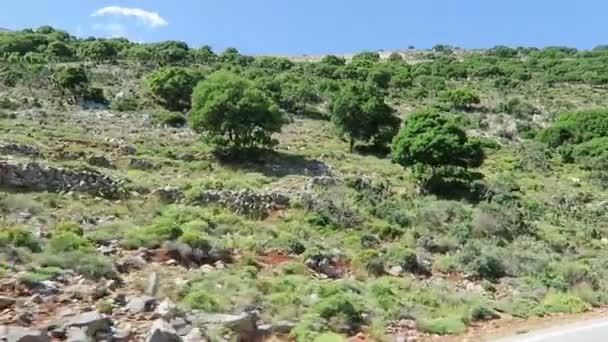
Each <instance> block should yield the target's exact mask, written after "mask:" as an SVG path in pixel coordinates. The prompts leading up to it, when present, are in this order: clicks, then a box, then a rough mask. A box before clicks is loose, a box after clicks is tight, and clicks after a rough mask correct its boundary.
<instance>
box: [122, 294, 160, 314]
mask: <svg viewBox="0 0 608 342" xmlns="http://www.w3.org/2000/svg"><path fill="white" fill-rule="evenodd" d="M156 304H157V301H156V298H154V297H152V296H139V297H129V298H128V300H127V306H126V309H127V311H128V312H130V313H133V314H139V313H144V312H150V311H153V310H154V308H155V307H156Z"/></svg>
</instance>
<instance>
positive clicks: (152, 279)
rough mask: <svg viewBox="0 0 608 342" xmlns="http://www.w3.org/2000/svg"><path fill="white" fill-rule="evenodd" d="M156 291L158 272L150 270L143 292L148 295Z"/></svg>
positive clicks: (152, 294)
mask: <svg viewBox="0 0 608 342" xmlns="http://www.w3.org/2000/svg"><path fill="white" fill-rule="evenodd" d="M157 291H158V273H156V272H152V273H150V276H148V282H147V284H146V291H145V293H146V294H147V295H148V296H154V295H156V292H157Z"/></svg>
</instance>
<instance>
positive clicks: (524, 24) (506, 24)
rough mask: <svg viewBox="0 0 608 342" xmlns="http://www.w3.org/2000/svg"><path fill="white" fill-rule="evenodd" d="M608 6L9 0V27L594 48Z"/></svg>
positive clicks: (353, 42) (206, 37) (338, 48)
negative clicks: (45, 26) (48, 26)
mask: <svg viewBox="0 0 608 342" xmlns="http://www.w3.org/2000/svg"><path fill="white" fill-rule="evenodd" d="M109 6H113V7H110V8H111V10H107V7H109ZM117 7H120V8H119V9H117ZM103 8H106V10H105V11H103V10H102V11H101V12H98V15H96V16H92V14H93V13H95V12H96V11H99V10H100V9H103ZM112 9H113V10H112ZM126 9H131V10H130V11H129V10H127V11H125V10H126ZM132 9H139V10H140V11H136V12H133V10H132ZM147 12H150V13H147ZM134 13H135V14H137V16H136V15H134ZM125 14H129V15H125ZM607 15H608V1H606V0H367V1H364V0H114V1H102V0H15V1H10V0H3V1H2V4H0V27H6V28H10V29H21V28H25V27H38V26H40V25H43V24H50V25H52V26H55V27H59V28H63V29H66V30H68V31H69V32H70V33H72V34H76V35H79V36H89V35H95V36H110V35H122V36H126V37H127V38H129V39H132V40H137V41H146V42H148V41H159V40H167V39H176V40H183V41H186V42H188V43H189V44H191V45H193V46H200V45H204V44H208V45H211V46H212V47H213V48H214V50H216V51H222V50H223V49H225V48H226V47H229V46H234V47H237V48H238V49H239V50H240V51H242V52H245V53H250V54H265V53H268V54H286V55H299V54H323V53H348V52H357V51H361V50H366V49H369V50H377V49H385V50H391V49H405V48H407V47H408V46H409V45H414V46H416V47H419V48H428V47H432V46H433V45H435V44H437V43H443V44H450V45H456V46H461V47H467V48H483V47H492V46H494V45H498V44H502V45H510V46H537V47H542V46H548V45H567V46H573V47H578V48H592V47H593V46H595V45H597V44H603V43H608V25H607V24H606V16H607Z"/></svg>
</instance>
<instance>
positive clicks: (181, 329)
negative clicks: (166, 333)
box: [169, 317, 192, 336]
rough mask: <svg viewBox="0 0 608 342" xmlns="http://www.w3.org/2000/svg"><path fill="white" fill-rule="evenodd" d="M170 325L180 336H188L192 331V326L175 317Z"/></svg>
mask: <svg viewBox="0 0 608 342" xmlns="http://www.w3.org/2000/svg"><path fill="white" fill-rule="evenodd" d="M169 323H170V324H171V326H172V327H173V329H175V332H176V333H177V334H178V335H179V336H186V335H188V333H189V332H190V330H192V325H191V324H190V323H188V322H186V320H185V319H183V318H181V317H175V318H173V319H172V320H171V321H170V322H169Z"/></svg>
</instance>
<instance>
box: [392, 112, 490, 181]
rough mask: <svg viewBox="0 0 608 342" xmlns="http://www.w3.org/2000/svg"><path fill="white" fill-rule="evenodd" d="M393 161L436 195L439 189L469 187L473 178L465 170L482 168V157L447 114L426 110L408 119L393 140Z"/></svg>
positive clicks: (478, 149) (472, 141)
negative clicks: (408, 168)
mask: <svg viewBox="0 0 608 342" xmlns="http://www.w3.org/2000/svg"><path fill="white" fill-rule="evenodd" d="M392 158H393V161H395V162H396V163H398V164H400V165H402V166H404V167H413V169H414V174H415V176H416V177H417V179H418V180H419V181H421V183H422V184H423V185H424V186H425V187H426V188H429V189H430V190H431V192H435V191H438V190H443V189H441V185H455V184H460V185H463V184H464V185H468V183H470V182H471V181H472V180H473V179H474V177H473V175H472V174H471V173H469V172H468V170H467V169H468V168H474V167H479V166H481V164H482V163H483V161H484V159H485V154H484V151H483V149H482V146H481V143H480V142H479V141H478V140H474V139H470V138H469V137H468V136H467V134H466V132H465V131H464V130H462V129H461V128H460V127H458V126H456V125H455V124H454V122H453V120H451V117H450V114H448V113H441V112H439V111H437V110H435V109H425V110H421V111H418V112H414V113H412V114H410V115H408V116H407V118H406V120H405V122H404V125H403V127H402V128H401V130H400V131H399V133H398V134H397V135H396V136H395V139H394V140H393V146H392Z"/></svg>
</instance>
